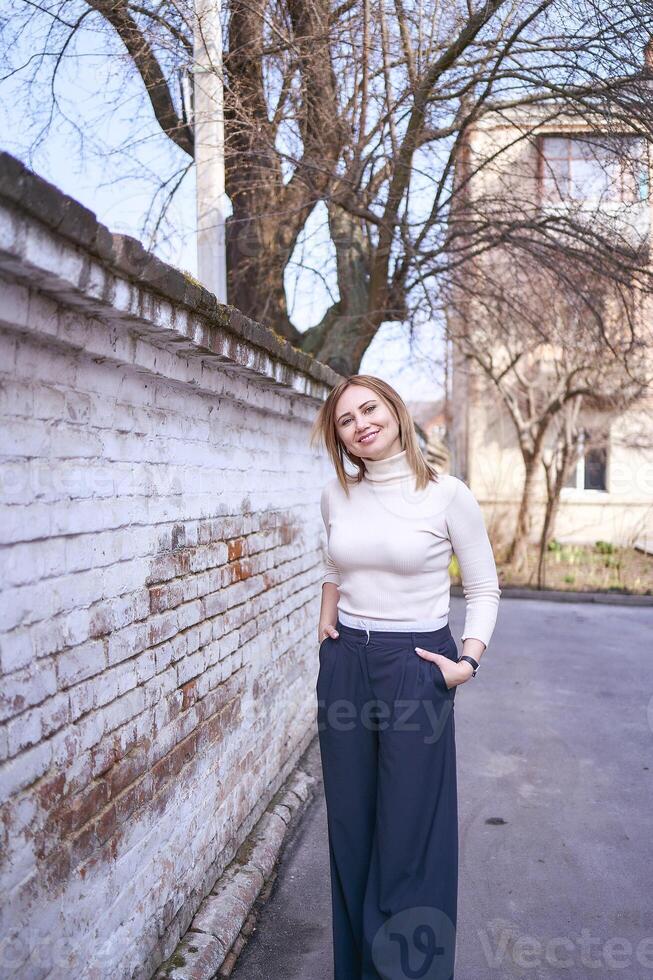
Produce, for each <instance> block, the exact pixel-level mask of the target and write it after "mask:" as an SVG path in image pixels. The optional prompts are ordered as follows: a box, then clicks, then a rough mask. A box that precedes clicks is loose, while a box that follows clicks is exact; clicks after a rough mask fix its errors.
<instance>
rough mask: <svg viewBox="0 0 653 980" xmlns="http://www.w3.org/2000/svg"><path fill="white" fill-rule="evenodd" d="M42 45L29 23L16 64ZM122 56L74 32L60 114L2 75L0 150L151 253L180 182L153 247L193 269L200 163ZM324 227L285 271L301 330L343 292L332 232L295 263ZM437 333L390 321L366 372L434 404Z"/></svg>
mask: <svg viewBox="0 0 653 980" xmlns="http://www.w3.org/2000/svg"><path fill="white" fill-rule="evenodd" d="M8 9H10V8H8V7H7V0H0V22H1V20H2V17H3V15H5V16H6V10H8ZM39 41H40V38H39V37H38V31H37V30H36V29H35V25H31V26H30V29H29V31H27V32H26V33H25V37H24V39H21V40H19V41H18V43H14V44H13V45H12V46H11V50H10V53H9V57H10V58H11V61H12V64H13V67H14V68H16V67H18V66H20V65H22V64H27V65H30V64H31V63H32V62H31V61H30V59H31V58H33V53H34V52H35V51H38V50H40V49H41V48H40V46H39ZM44 46H45V45H44ZM5 57H6V53H5ZM125 57H126V56H125V52H124V49H123V48H122V45H121V43H120V42H119V41H118V39H117V38H115V37H112V36H111V35H109V36H106V37H105V36H100V35H98V34H96V33H94V32H92V31H91V30H88V31H85V32H83V33H81V34H79V35H78V36H77V39H76V40H74V41H73V43H72V44H71V45H70V47H69V49H68V57H67V59H65V60H64V61H63V62H62V65H61V67H60V68H59V73H58V77H57V82H56V86H55V91H56V95H57V102H58V106H59V110H60V112H59V113H57V114H55V116H54V117H52V116H51V114H50V102H51V100H50V96H49V91H48V86H47V85H44V84H43V83H42V82H41V83H40V85H39V87H38V88H36V89H33V90H32V91H31V92H27V90H26V89H25V87H24V84H23V82H22V81H21V79H23V78H24V77H25V75H24V72H23V73H21V72H18V73H16V74H13V75H11V74H10V75H9V77H7V73H6V72H3V77H2V78H1V79H0V149H2V150H5V151H7V152H9V153H11V154H12V155H13V156H15V157H18V159H20V160H22V161H23V162H24V163H25V164H26V165H27V166H28V167H30V169H32V170H34V172H35V173H37V174H39V176H41V177H44V178H45V179H46V180H48V181H50V182H51V183H53V184H54V185H55V186H57V187H58V188H60V189H61V190H62V191H64V192H65V193H66V194H69V195H71V196H72V197H74V198H75V199H76V200H78V201H80V203H81V204H83V205H84V206H85V207H87V208H89V209H90V210H92V211H93V212H94V213H95V214H96V215H97V218H98V220H99V221H100V222H102V223H103V224H105V225H107V227H109V228H110V230H111V231H114V232H120V233H123V234H129V235H132V236H134V237H135V238H138V239H140V240H141V241H142V242H143V243H144V244H145V246H146V247H148V248H150V247H152V246H151V241H150V240H149V239H150V235H151V232H152V226H153V215H154V213H158V211H159V210H160V204H161V200H162V198H161V192H160V190H159V191H158V192H157V188H158V187H159V185H160V184H161V182H162V180H163V181H166V186H167V187H172V186H174V185H176V184H177V183H179V186H178V188H177V190H176V193H175V195H174V198H173V202H172V204H171V206H170V208H169V210H168V211H167V214H166V220H165V228H164V234H163V235H160V241H159V242H158V243H157V244H156V245H155V246H154V249H153V250H154V251H155V252H156V254H157V255H158V256H159V257H160V258H161V259H163V260H164V261H166V262H168V263H170V264H171V265H174V266H176V267H178V268H181V269H183V270H185V271H187V272H190V273H191V274H192V275H194V276H197V252H196V242H195V215H196V202H195V172H194V167H193V166H192V165H191V166H189V164H190V160H189V158H188V157H187V156H186V154H184V153H183V152H182V151H181V150H178V149H177V148H176V147H174V146H172V144H171V142H170V141H169V140H168V139H167V138H166V137H165V136H163V135H162V134H161V131H160V130H159V128H158V126H157V124H156V122H155V120H154V117H153V113H152V110H151V107H150V105H149V102H148V100H147V99H146V98H145V96H144V92H143V87H142V85H141V83H140V81H139V80H138V79H137V78H136V77H134V75H133V73H132V74H131V75H127V76H126V73H125V70H124V59H125ZM43 77H45V75H44V76H43ZM184 170H186V172H185V173H184V172H183V171H184ZM153 200H154V201H155V202H156V206H155V207H154V208H153V207H152V204H153ZM322 224H323V223H322V222H321V221H320V215H319V214H318V213H317V212H316V214H315V215H314V218H313V221H312V222H309V226H308V228H307V229H306V236H305V240H304V241H302V242H300V243H299V245H298V249H297V250H296V253H295V258H296V262H295V264H294V267H293V268H291V269H289V271H288V274H287V276H286V289H287V295H288V301H289V308H290V315H291V319H292V321H293V323H294V324H295V325H296V326H297V327H298V329H300V330H305V329H307V328H308V327H310V326H312V325H314V324H316V323H318V322H319V321H320V320H321V318H322V316H323V315H324V312H325V311H326V309H327V308H328V307H329V306H330V305H331V303H332V302H333V300H334V298H336V297H337V294H336V295H335V296H334V289H335V276H334V274H333V261H332V258H333V256H332V252H333V249H332V246H331V243H330V242H329V241H328V239H326V238H325V239H324V241H321V242H319V243H318V248H317V250H315V249H314V250H313V252H312V259H313V264H314V265H316V268H315V269H314V271H307V270H301V271H299V270H298V264H299V262H300V261H301V249H302V248H303V247H306V242H309V243H311V244H312V245H313V246H314V245H315V237H316V236H318V237H319V236H320V235H322V237H323V238H324V233H323V232H322V231H320V226H321V225H322ZM311 239H312V241H311ZM316 255H317V256H318V263H317V264H316V263H315V256H316ZM441 333H442V328H441V326H439V325H437V324H434V323H432V322H425V323H423V324H421V325H420V326H418V327H417V328H416V329H415V330H414V332H413V337H412V338H410V337H409V329H408V327H407V326H404V325H402V324H397V323H392V324H384V325H383V326H382V328H381V329H380V331H379V332H378V333H377V336H376V337H375V339H374V341H373V343H372V344H371V345H370V347H369V349H368V350H367V352H366V353H365V356H364V358H363V360H362V362H361V365H360V368H359V371H360V373H367V374H378V375H380V376H382V377H383V378H384V379H385V380H386V381H388V382H389V383H390V384H392V385H394V386H395V387H396V388H397V390H398V391H399V393H400V394H401V395H402V397H404V398H406V399H415V400H422V399H423V400H428V399H436V398H438V397H439V396H440V395H441V384H440V380H439V379H440V378H441V373H442V372H441V366H440V361H441V357H442V351H443V344H442V337H441Z"/></svg>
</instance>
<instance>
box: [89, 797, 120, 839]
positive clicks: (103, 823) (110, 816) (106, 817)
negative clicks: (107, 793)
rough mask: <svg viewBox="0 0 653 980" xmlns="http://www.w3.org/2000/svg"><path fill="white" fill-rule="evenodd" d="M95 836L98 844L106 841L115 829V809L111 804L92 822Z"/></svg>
mask: <svg viewBox="0 0 653 980" xmlns="http://www.w3.org/2000/svg"><path fill="white" fill-rule="evenodd" d="M93 826H94V827H95V834H96V836H97V839H98V840H99V841H100V843H104V841H106V840H108V839H109V837H111V835H112V834H113V832H114V831H115V829H116V807H115V804H114V803H111V805H110V806H108V807H107V808H106V809H105V810H104V811H103V813H101V814H100V816H99V817H98V818H97V820H96V821H95V822H94V825H93Z"/></svg>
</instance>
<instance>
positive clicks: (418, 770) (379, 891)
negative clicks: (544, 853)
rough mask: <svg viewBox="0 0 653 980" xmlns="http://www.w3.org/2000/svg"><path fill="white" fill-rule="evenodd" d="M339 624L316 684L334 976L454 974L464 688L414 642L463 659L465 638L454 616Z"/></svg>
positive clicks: (391, 978) (427, 978)
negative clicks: (431, 624) (385, 624)
mask: <svg viewBox="0 0 653 980" xmlns="http://www.w3.org/2000/svg"><path fill="white" fill-rule="evenodd" d="M336 629H337V630H338V633H339V636H338V638H337V639H333V638H331V637H327V638H326V639H325V640H324V641H323V642H322V643H321V645H320V650H319V672H318V678H317V684H316V694H317V702H318V703H317V722H318V735H319V744H320V754H321V760H322V772H323V776H324V792H325V798H326V808H327V826H328V839H329V840H328V843H329V857H330V870H331V901H332V912H333V962H334V980H380V978H383V980H408V978H411V980H413V978H419V980H453V976H454V959H455V945H456V906H457V894H458V806H457V785H456V747H455V731H454V698H455V693H456V688H455V687H452V688H451V689H448V688H447V686H446V683H445V680H444V675H443V673H442V671H441V670H440V668H439V667H438V666H437V665H436V664H435V663H434V662H433V661H426V660H424V659H423V658H422V657H420V656H419V654H417V653H415V647H416V646H419V647H422V648H423V649H425V650H430V651H434V652H437V653H442V654H444V655H445V656H447V657H449V658H450V659H451V660H454V661H455V660H456V659H457V656H458V652H457V648H456V642H455V640H454V638H453V636H452V634H451V630H450V628H449V626H448V625H447V626H444V627H442V628H441V629H438V630H433V631H431V632H423V633H411V632H394V631H393V632H389V631H376V630H371V631H369V632H368V631H367V630H365V629H355V628H353V627H350V626H345V625H343V624H342V623H340V622H339V621H338V623H337V624H336Z"/></svg>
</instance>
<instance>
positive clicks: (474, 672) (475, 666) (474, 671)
mask: <svg viewBox="0 0 653 980" xmlns="http://www.w3.org/2000/svg"><path fill="white" fill-rule="evenodd" d="M461 660H466V661H467V662H468V663H470V664H471V665H472V667H473V668H474V670H473V671H472V677H476V671H477V670H478V668H479V667H480V666H481V665H480V664H479V662H478V661H477V660H474V658H473V657H468V656H467V654H466V653H464V654H463V655H462V657H458V660H457V661H456V663H460V661H461Z"/></svg>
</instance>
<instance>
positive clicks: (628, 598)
mask: <svg viewBox="0 0 653 980" xmlns="http://www.w3.org/2000/svg"><path fill="white" fill-rule="evenodd" d="M451 594H452V595H455V596H462V595H463V590H462V588H461V586H460V585H452V586H451ZM501 599H502V600H503V599H546V600H547V601H548V602H604V603H606V604H607V605H617V606H653V595H628V594H627V593H624V592H566V591H562V590H561V589H529V588H520V587H518V586H515V587H514V588H510V587H507V588H503V589H502V590H501Z"/></svg>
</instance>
